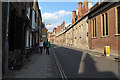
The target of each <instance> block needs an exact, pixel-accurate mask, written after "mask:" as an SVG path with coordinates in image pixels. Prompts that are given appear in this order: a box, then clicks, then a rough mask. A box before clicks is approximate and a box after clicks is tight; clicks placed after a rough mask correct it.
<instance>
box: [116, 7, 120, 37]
mask: <svg viewBox="0 0 120 80" xmlns="http://www.w3.org/2000/svg"><path fill="white" fill-rule="evenodd" d="M118 7H120V5H118V6H116V7H115V25H116V26H115V28H116V29H115V35H116V36H120V33H118V10H117V8H118Z"/></svg>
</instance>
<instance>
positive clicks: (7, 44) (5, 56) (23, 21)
mask: <svg viewBox="0 0 120 80" xmlns="http://www.w3.org/2000/svg"><path fill="white" fill-rule="evenodd" d="M33 3H34V2H2V14H3V15H2V72H3V74H4V75H5V74H7V73H8V70H9V69H11V67H12V64H13V61H16V64H15V66H14V68H15V69H20V68H21V67H22V66H23V63H24V58H25V57H24V56H25V54H26V49H29V50H30V49H31V48H33V47H32V45H34V44H33V40H34V36H35V35H34V34H35V32H34V31H36V33H38V31H37V30H38V28H34V31H33V19H34V20H35V21H36V19H40V20H39V21H38V20H37V22H36V23H37V24H38V22H39V23H40V21H42V20H41V19H42V18H41V12H40V11H39V7H38V6H37V9H38V10H37V11H38V15H39V16H40V17H39V18H38V16H37V17H36V14H35V17H33V14H34V13H33V6H34V5H33ZM36 4H38V3H37V2H36ZM39 13H40V14H39ZM7 14H8V15H7ZM8 19H9V21H7V20H8ZM34 24H35V23H34ZM7 25H8V26H7ZM6 26H7V27H6ZM37 26H40V24H39V25H34V27H37ZM36 29H37V30H36ZM37 36H38V35H37Z"/></svg>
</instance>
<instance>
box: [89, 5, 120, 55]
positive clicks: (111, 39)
mask: <svg viewBox="0 0 120 80" xmlns="http://www.w3.org/2000/svg"><path fill="white" fill-rule="evenodd" d="M106 12H107V13H108V26H109V28H108V31H109V33H108V36H107V37H101V24H102V23H101V14H103V13H106ZM94 17H96V20H97V23H96V24H97V37H96V38H95V39H91V20H92V19H90V21H89V22H90V24H89V26H90V29H89V39H90V42H89V47H90V48H92V49H94V50H97V51H101V52H104V46H110V53H111V54H112V55H117V54H118V53H119V52H118V47H119V36H115V33H116V24H115V6H114V7H111V8H110V7H109V8H108V9H106V10H104V11H102V12H101V13H99V14H98V15H97V16H94ZM94 17H93V18H94ZM119 54H120V53H119Z"/></svg>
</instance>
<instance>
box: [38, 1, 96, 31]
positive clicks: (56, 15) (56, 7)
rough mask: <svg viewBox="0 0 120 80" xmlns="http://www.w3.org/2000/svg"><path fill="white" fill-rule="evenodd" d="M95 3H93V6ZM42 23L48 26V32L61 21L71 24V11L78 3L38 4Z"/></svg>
mask: <svg viewBox="0 0 120 80" xmlns="http://www.w3.org/2000/svg"><path fill="white" fill-rule="evenodd" d="M95 3H96V2H93V5H94V4H95ZM39 8H40V9H41V12H42V18H43V22H45V23H46V24H51V25H48V26H47V28H48V30H49V31H52V29H53V27H57V26H59V25H60V24H61V23H62V22H63V21H65V23H66V24H68V23H72V11H73V10H76V9H77V8H78V2H39Z"/></svg>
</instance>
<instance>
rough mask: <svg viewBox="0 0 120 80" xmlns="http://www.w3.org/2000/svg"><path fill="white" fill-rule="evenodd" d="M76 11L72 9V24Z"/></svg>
mask: <svg viewBox="0 0 120 80" xmlns="http://www.w3.org/2000/svg"><path fill="white" fill-rule="evenodd" d="M75 19H76V11H75V10H74V11H72V24H74V23H75V22H76V20H75Z"/></svg>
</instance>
